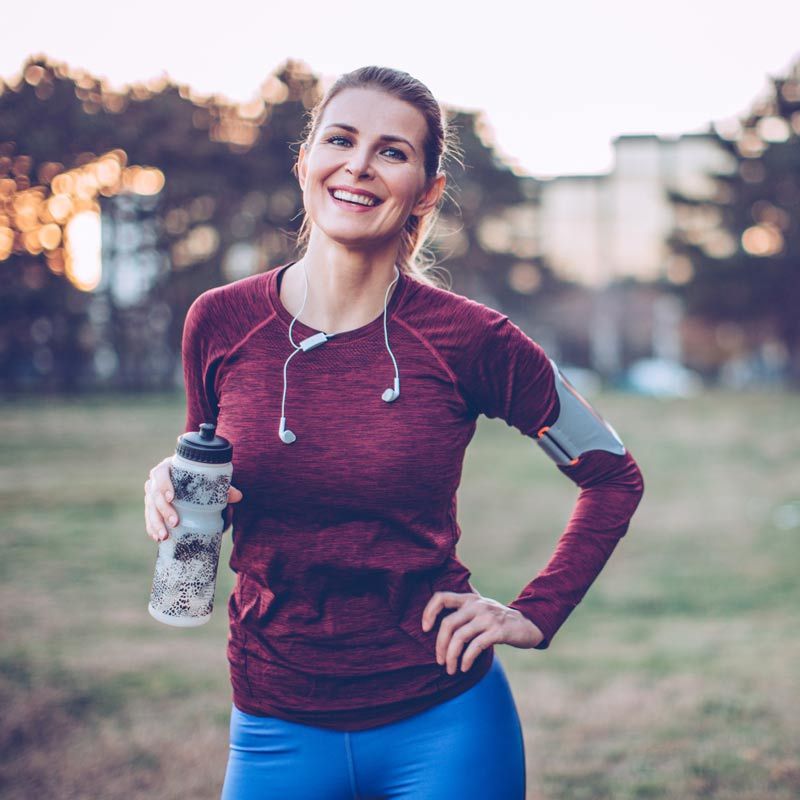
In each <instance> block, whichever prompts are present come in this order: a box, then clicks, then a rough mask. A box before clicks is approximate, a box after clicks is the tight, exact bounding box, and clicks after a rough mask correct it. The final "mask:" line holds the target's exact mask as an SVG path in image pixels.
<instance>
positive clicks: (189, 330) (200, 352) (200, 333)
mask: <svg viewBox="0 0 800 800" xmlns="http://www.w3.org/2000/svg"><path fill="white" fill-rule="evenodd" d="M209 306H210V302H209V296H208V293H207V292H204V293H203V294H201V295H200V296H199V297H197V299H196V300H195V301H194V302H193V303H192V305H191V306H189V310H188V311H187V312H186V319H185V321H184V323H183V338H182V341H181V357H182V360H183V383H184V390H185V392H186V422H185V425H184V432H188V431H196V430H197V429H198V427H199V426H200V423H201V422H213V423H215V424H216V421H217V414H218V413H219V404H218V402H217V398H216V394H215V390H214V377H215V371H216V364H215V363H212V359H211V348H212V337H211V332H212V330H213V327H212V325H211V321H210V311H211V309H210V307H209ZM217 363H218V360H217Z"/></svg>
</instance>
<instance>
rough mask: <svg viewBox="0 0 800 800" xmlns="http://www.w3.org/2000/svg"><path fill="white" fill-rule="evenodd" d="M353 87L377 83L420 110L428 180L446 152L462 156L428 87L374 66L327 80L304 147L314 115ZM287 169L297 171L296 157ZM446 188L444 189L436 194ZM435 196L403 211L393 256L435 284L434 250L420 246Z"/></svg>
mask: <svg viewBox="0 0 800 800" xmlns="http://www.w3.org/2000/svg"><path fill="white" fill-rule="evenodd" d="M356 88H358V89H363V88H369V89H373V88H374V89H378V90H380V91H383V92H386V93H387V94H390V95H392V96H393V97H396V98H398V99H399V100H404V101H405V102H406V103H410V104H411V105H413V106H414V107H415V108H416V109H417V110H419V111H420V113H421V114H422V116H423V117H424V118H425V122H426V123H427V129H428V132H427V135H426V136H425V141H424V151H425V177H426V180H428V181H430V180H432V179H433V178H435V177H436V175H437V174H438V173H439V172H445V169H444V162H445V160H446V159H447V158H448V157H450V156H451V155H454V156H455V157H456V158H457V159H459V158H461V157H463V154H462V153H461V151H460V148H459V146H458V143H457V142H456V135H455V130H454V129H453V128H451V127H450V126H449V124H448V122H447V118H446V115H445V113H444V111H443V109H442V108H441V106H440V105H439V103H438V102H437V100H436V98H435V97H434V96H433V94H431V91H430V89H428V87H427V86H425V84H424V83H422V82H421V81H419V80H417V79H416V78H414V77H412V76H411V75H409V74H408V73H407V72H402V71H401V70H396V69H392V68H391V67H378V66H368V67H360V68H359V69H356V70H353V71H352V72H346V73H345V74H343V75H341V76H340V77H339V78H338V79H337V80H336V81H335V82H334V83H333V84H332V85H331V87H330V88H329V89H328V91H327V92H326V93H325V95H324V96H323V97H322V99H321V100H320V101H319V102H318V103H317V104H316V105H315V106H314V107H313V108H312V109H311V110H310V111H309V112H308V120H307V123H306V127H305V130H304V131H303V135H304V139H303V140H302V144H303V145H304V146H305V147H306V148H310V147H311V145H312V143H313V141H314V138H315V136H316V134H317V128H318V125H319V121H320V119H321V118H322V114H323V112H324V111H325V108H326V107H327V105H328V103H330V101H331V100H332V99H333V98H334V97H336V95H337V94H339V93H340V92H342V91H344V90H345V89H356ZM292 172H293V173H294V174H295V175H297V162H296V161H295V164H294V166H293V167H292ZM446 194H447V192H446V191H445V193H444V194H443V195H442V196H443V197H444V196H445V195H446ZM441 202H442V201H441V200H440V201H439V205H437V206H436V208H434V209H433V210H432V211H430V212H429V213H428V214H426V215H425V216H422V217H418V216H415V215H414V214H410V215H409V217H408V220H406V224H405V226H404V228H403V230H402V233H401V237H400V249H399V251H398V259H397V266H398V267H399V269H400V270H402V271H403V272H404V273H405V274H407V275H409V276H411V277H413V278H415V279H416V280H418V281H421V282H422V283H426V284H428V285H431V286H441V283H442V282H441V280H440V278H439V276H438V275H436V274H435V273H434V270H437V269H439V268H438V267H436V263H435V256H434V255H433V253H432V252H430V251H429V250H426V249H425V245H426V242H427V241H428V239H429V238H430V235H431V233H432V232H433V227H434V225H435V223H436V219H437V218H438V216H439V207H440V206H441ZM312 224H313V223H312V222H311V220H310V219H309V217H308V214H306V213H305V212H304V213H303V222H302V224H301V226H300V229H299V231H298V233H297V238H296V246H297V247H298V249H300V248H305V247H307V246H308V239H309V236H310V235H311V226H312ZM448 288H449V287H448Z"/></svg>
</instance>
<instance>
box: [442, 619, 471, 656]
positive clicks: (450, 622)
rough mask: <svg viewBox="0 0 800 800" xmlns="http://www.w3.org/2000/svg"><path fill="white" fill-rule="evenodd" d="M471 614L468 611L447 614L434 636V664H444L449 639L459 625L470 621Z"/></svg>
mask: <svg viewBox="0 0 800 800" xmlns="http://www.w3.org/2000/svg"><path fill="white" fill-rule="evenodd" d="M472 616H473V615H472V614H471V613H470V612H469V610H468V609H464V608H462V609H460V610H459V611H454V612H453V613H452V614H448V615H447V616H446V617H445V618H444V619H443V620H442V623H441V625H439V633H438V634H437V636H436V663H437V664H444V663H445V660H446V658H447V651H448V648H449V647H450V638H451V637H452V635H453V634H454V633H455V631H456V630H458V628H459V627H460V626H461V625H464V624H465V623H466V622H469V620H471V619H472Z"/></svg>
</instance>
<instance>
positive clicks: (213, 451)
mask: <svg viewBox="0 0 800 800" xmlns="http://www.w3.org/2000/svg"><path fill="white" fill-rule="evenodd" d="M215 428H216V426H215V425H213V424H212V423H209V422H204V423H202V424H201V425H200V429H199V431H198V432H197V433H195V432H191V433H184V434H182V435H181V436H179V437H178V444H177V447H176V448H175V455H174V456H173V457H172V462H171V463H170V478H171V480H172V486H173V488H174V490H175V494H174V497H173V501H172V505H174V506H175V510H176V511H177V513H178V525H177V527H175V528H173V529H171V530H170V534H169V536H168V537H167V538H166V539H164V540H163V541H161V542H159V545H158V557H157V559H156V569H155V574H154V576H153V588H152V591H151V593H150V603H149V604H148V606H147V609H148V611H149V612H150V615H151V616H152V617H153V618H155V619H157V620H158V621H159V622H164V623H166V624H167V625H176V626H178V627H181V628H189V627H194V626H196V625H203V624H204V623H206V622H208V620H209V619H210V618H211V611H212V609H213V607H214V589H215V587H216V582H217V565H218V563H219V549H220V544H221V543H222V530H223V527H224V519H223V515H222V512H223V511H224V510H225V508H226V506H227V505H228V488H229V487H230V485H231V475H232V474H233V464H232V463H231V459H232V457H233V446H232V445H231V443H230V442H229V441H228V440H227V439H224V438H223V437H221V436H216V435H215V433H214V431H215Z"/></svg>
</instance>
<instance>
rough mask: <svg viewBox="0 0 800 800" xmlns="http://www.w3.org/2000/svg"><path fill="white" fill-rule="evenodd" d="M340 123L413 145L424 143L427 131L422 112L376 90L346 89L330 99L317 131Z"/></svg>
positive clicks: (365, 133) (362, 131)
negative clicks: (403, 138)
mask: <svg viewBox="0 0 800 800" xmlns="http://www.w3.org/2000/svg"><path fill="white" fill-rule="evenodd" d="M341 122H343V123H345V124H346V125H352V126H353V127H354V128H357V129H358V131H359V133H361V134H363V135H367V136H368V135H370V134H374V135H376V136H381V135H383V134H389V135H392V134H398V135H400V136H405V137H406V138H407V139H410V140H411V141H412V142H414V143H415V144H416V143H417V142H419V143H422V142H423V141H424V139H425V134H426V131H427V123H426V122H425V117H424V116H423V115H422V112H421V111H419V110H418V109H416V108H415V107H414V106H413V105H411V103H407V102H405V100H400V99H398V98H397V97H394V96H393V95H390V94H387V93H386V92H382V91H380V90H377V89H367V88H359V89H345V90H343V91H341V92H339V94H337V95H336V96H335V97H334V98H333V99H332V100H330V102H329V103H328V105H327V106H326V107H325V111H324V112H323V114H322V118H321V119H320V122H319V129H320V130H322V129H323V128H325V127H326V126H327V125H332V124H334V123H341Z"/></svg>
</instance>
